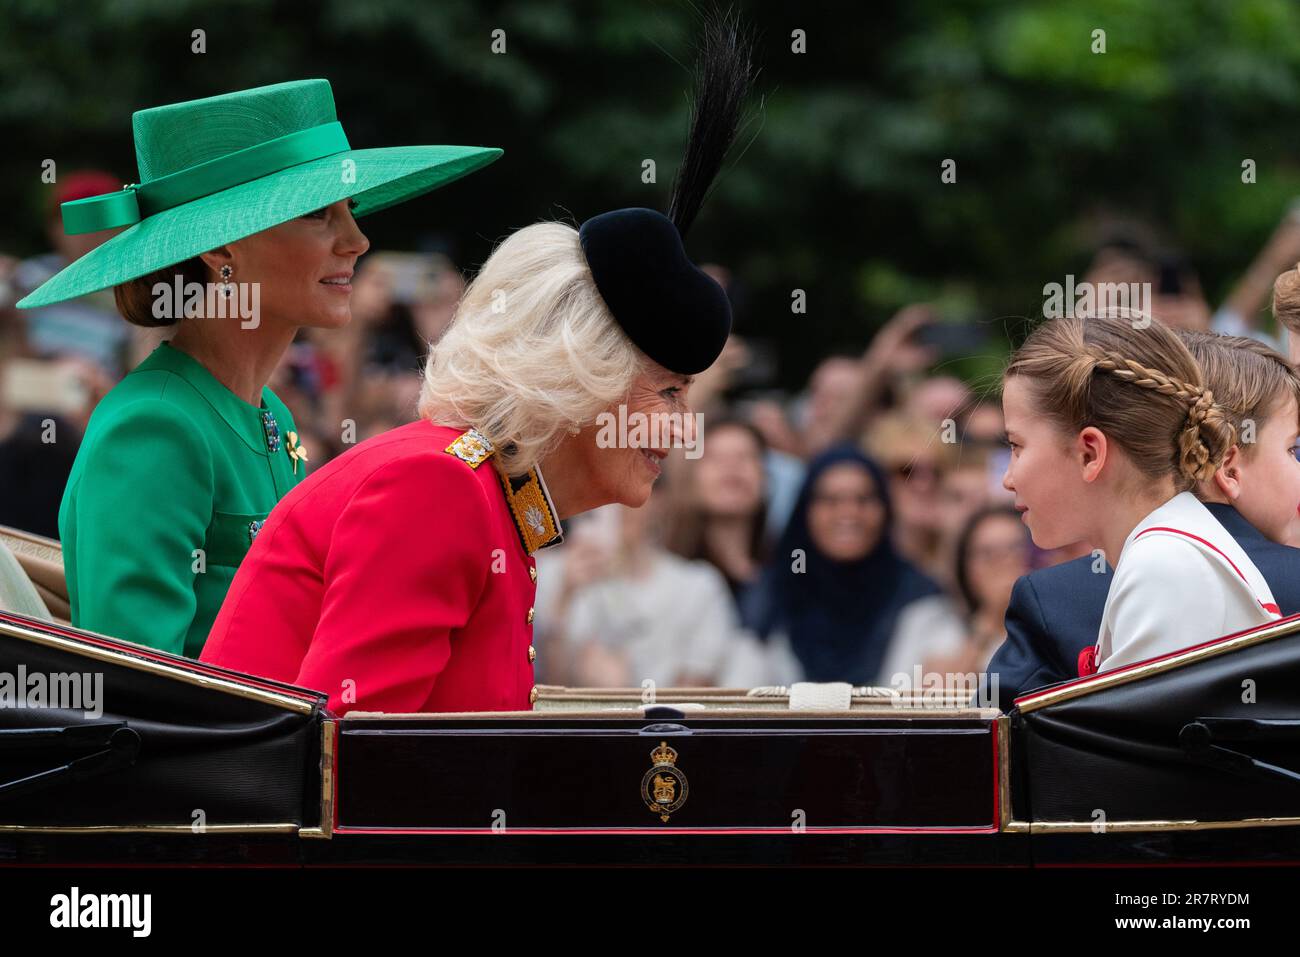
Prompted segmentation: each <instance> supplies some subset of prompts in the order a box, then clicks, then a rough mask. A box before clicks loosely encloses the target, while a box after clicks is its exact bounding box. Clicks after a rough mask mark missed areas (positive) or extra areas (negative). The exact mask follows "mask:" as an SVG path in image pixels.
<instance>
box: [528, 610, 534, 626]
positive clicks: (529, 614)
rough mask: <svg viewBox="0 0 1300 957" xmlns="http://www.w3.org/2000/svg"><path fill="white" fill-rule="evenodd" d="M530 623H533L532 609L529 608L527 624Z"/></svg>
mask: <svg viewBox="0 0 1300 957" xmlns="http://www.w3.org/2000/svg"><path fill="white" fill-rule="evenodd" d="M532 623H533V609H531V608H529V609H528V624H530V625H531V624H532Z"/></svg>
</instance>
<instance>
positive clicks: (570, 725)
mask: <svg viewBox="0 0 1300 957" xmlns="http://www.w3.org/2000/svg"><path fill="white" fill-rule="evenodd" d="M96 682H98V685H96ZM859 690H860V691H861V692H862V693H859V694H855V695H853V696H852V697H850V698H849V699H848V702H847V705H844V704H843V703H841V704H840V705H839V706H836V707H835V708H834V709H833V710H792V709H791V707H790V703H791V699H790V698H789V697H788V696H787V695H785V694H781V693H766V694H755V693H750V692H747V691H745V690H729V689H661V690H659V691H658V692H657V693H656V694H655V695H654V700H653V702H646V701H643V692H642V691H641V689H622V690H620V689H565V688H554V687H541V688H539V689H538V695H537V702H536V705H535V710H533V711H531V712H493V713H465V714H403V715H396V714H364V713H359V712H351V713H348V714H347V715H345V716H342V717H338V716H336V715H334V714H332V713H331V712H330V711H329V710H327V708H326V696H325V695H324V694H321V693H319V692H317V691H312V690H308V689H305V688H296V687H292V686H289V685H284V684H280V683H277V682H273V681H268V680H264V679H260V678H256V677H252V676H249V675H243V674H239V673H236V672H231V671H227V670H223V669H220V668H216V667H213V666H210V665H207V664H203V663H200V662H196V661H192V660H190V659H186V658H180V657H176V656H172V655H168V654H164V653H160V652H157V651H153V650H151V649H147V648H143V647H140V646H137V645H133V644H130V643H126V642H121V641H116V640H114V639H110V638H106V637H103V636H100V635H95V634H91V633H89V632H84V631H80V630H78V629H75V628H72V627H70V626H68V625H65V624H61V623H58V622H50V621H43V620H39V619H37V618H33V617H29V616H25V615H20V614H16V613H12V612H3V613H0V861H2V862H4V863H8V864H34V863H43V864H45V863H66V864H92V863H119V864H128V863H160V862H181V863H207V864H240V863H242V864H281V865H295V866H296V865H302V866H310V865H316V864H403V863H423V864H439V863H449V864H450V863H548V864H550V863H644V864H676V863H683V864H686V863H689V864H742V863H743V864H757V863H762V864H828V863H837V864H863V865H951V864H992V865H1013V866H1033V865H1044V864H1062V863H1076V864H1078V863H1141V864H1153V865H1158V864H1168V863H1206V864H1211V863H1217V864H1223V863H1240V862H1255V863H1263V862H1300V616H1296V617H1294V618H1290V619H1285V620H1283V621H1280V622H1275V623H1272V624H1269V625H1265V626H1263V627H1260V628H1258V629H1254V630H1252V631H1249V632H1245V633H1242V634H1239V635H1234V636H1229V637H1226V638H1222V639H1219V640H1217V641H1214V642H1209V643H1207V644H1205V645H1202V646H1198V647H1194V648H1189V649H1186V650H1184V651H1181V652H1179V653H1177V654H1173V655H1169V656H1166V657H1164V658H1160V659H1156V660H1152V661H1148V662H1143V663H1140V664H1138V665H1134V666H1132V667H1130V668H1125V669H1122V670H1118V671H1114V672H1108V673H1104V674H1101V675H1096V676H1093V677H1090V678H1086V679H1080V680H1077V681H1071V682H1067V683H1063V684H1060V685H1055V686H1052V687H1049V688H1046V689H1042V690H1039V691H1037V692H1034V693H1032V694H1029V695H1027V696H1024V697H1022V698H1020V699H1018V700H1017V702H1016V704H1015V707H1013V708H1012V709H1011V710H1010V711H1009V713H1005V714H1003V713H1000V712H999V711H997V710H996V709H991V708H979V707H969V706H966V705H965V704H963V703H962V702H958V701H952V700H948V701H941V702H939V703H938V704H937V705H936V702H935V701H934V700H931V699H930V698H929V697H928V696H926V695H925V693H924V692H921V693H917V694H910V695H902V694H897V693H891V692H886V691H883V690H881V689H859ZM79 693H80V695H81V698H80V699H78V697H77V696H78V694H79Z"/></svg>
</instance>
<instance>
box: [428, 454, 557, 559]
mask: <svg viewBox="0 0 1300 957" xmlns="http://www.w3.org/2000/svg"><path fill="white" fill-rule="evenodd" d="M445 451H446V452H448V453H449V454H451V455H454V456H456V458H458V459H460V460H461V461H462V462H464V463H466V464H467V465H468V466H469V467H470V468H472V469H477V468H478V467H479V466H480V465H482V464H483V463H484V462H486V461H487V460H488V459H489V458H491V456H492V454H493V453H494V452H495V451H496V449H495V448H493V446H492V443H491V441H489V440H488V437H487V436H485V435H484V434H483V433H482V432H479V431H478V430H477V429H469V430H468V431H466V432H463V433H462V434H461V435H459V436H457V437H456V439H455V441H453V442H452V443H451V445H449V446H447V448H446V449H445ZM496 473H497V477H498V478H499V479H500V480H501V490H502V492H503V493H504V494H505V497H506V504H507V505H508V506H509V507H510V517H511V518H512V519H513V520H514V523H515V531H516V532H517V533H518V534H519V541H520V544H522V545H523V546H524V551H525V552H527V553H528V554H529V555H531V554H533V552H535V551H537V550H538V549H539V548H546V547H547V546H550V545H558V544H559V543H560V542H561V541H563V540H564V533H563V531H561V529H560V518H559V516H558V515H557V514H556V513H555V505H554V503H553V502H552V501H551V493H550V492H549V491H548V490H547V488H546V480H545V479H543V478H542V470H541V469H540V468H537V467H534V468H531V469H529V470H528V471H527V472H525V473H524V474H523V475H513V476H510V475H506V474H505V473H504V472H502V471H501V469H496Z"/></svg>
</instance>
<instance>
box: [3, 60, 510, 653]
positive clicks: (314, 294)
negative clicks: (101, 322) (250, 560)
mask: <svg viewBox="0 0 1300 957" xmlns="http://www.w3.org/2000/svg"><path fill="white" fill-rule="evenodd" d="M133 129H134V133H135V146H136V156H137V160H138V162H139V168H140V183H138V184H134V185H130V186H127V187H124V188H123V189H122V190H121V191H119V192H114V193H109V194H106V195H104V196H96V197H92V198H90V199H86V200H79V201H77V202H75V203H67V204H65V205H64V207H63V221H64V228H65V229H66V230H68V231H69V232H84V231H91V230H99V229H108V228H113V227H121V226H126V227H128V228H127V229H126V230H125V231H123V232H122V233H120V234H119V235H117V236H115V237H114V238H112V239H111V240H109V241H108V242H106V243H104V244H103V245H101V246H99V247H98V248H96V249H95V250H94V251H92V252H91V253H89V254H88V255H86V256H84V257H82V258H81V259H79V260H77V261H76V262H74V263H73V264H72V265H70V266H68V267H67V268H66V269H64V270H63V271H62V272H60V273H58V274H57V275H55V276H53V277H52V278H51V279H50V280H49V281H48V282H46V283H45V284H44V285H42V286H41V287H40V288H38V289H37V290H35V291H34V292H33V293H32V294H31V295H30V296H28V297H27V298H26V299H24V300H22V301H21V302H20V303H18V305H19V307H22V308H30V307H34V306H43V305H48V304H50V303H53V302H59V301H62V300H64V299H71V298H73V297H75V296H80V295H83V294H85V293H89V292H94V291H97V290H100V289H105V288H108V287H110V286H111V287H113V289H114V294H115V298H116V301H117V305H118V309H119V311H121V313H122V315H123V316H124V317H125V318H126V319H127V320H128V321H130V322H133V323H136V324H140V325H147V326H172V325H174V326H175V333H174V335H173V336H172V337H171V340H170V341H169V342H164V343H163V344H162V345H160V346H159V347H158V348H157V349H155V350H154V352H153V353H152V354H151V355H150V356H149V357H148V358H147V359H145V360H144V361H143V362H142V363H140V365H139V366H137V367H136V369H135V370H134V371H133V372H131V373H130V374H129V375H128V376H127V377H126V378H125V379H123V380H122V382H121V383H120V384H119V385H118V386H117V387H116V388H114V389H113V390H112V391H111V392H110V393H109V394H108V395H107V396H105V397H104V399H103V401H101V402H100V404H99V405H98V406H97V407H96V409H95V412H94V414H93V415H92V416H91V419H90V423H89V425H88V427H87V429H86V434H85V436H84V438H83V439H82V443H81V448H80V451H79V452H78V454H77V459H76V462H75V464H74V466H73V469H72V474H71V477H70V478H69V480H68V486H67V489H66V491H65V492H64V497H63V505H62V508H61V509H60V513H59V532H60V537H61V538H62V540H63V554H64V567H65V571H66V574H67V579H68V592H69V597H70V598H71V602H72V620H73V624H75V625H77V626H78V627H80V628H86V629H88V630H91V631H97V632H100V633H103V634H107V635H111V636H113V637H116V638H123V639H126V640H129V641H135V642H138V643H140V644H145V645H150V646H152V647H155V648H159V649H162V650H164V651H169V652H174V653H177V654H184V655H188V656H190V657H198V655H199V652H200V651H202V649H203V644H204V641H205V640H206V638H207V635H208V630H209V628H210V627H211V625H212V621H213V619H214V617H215V616H216V613H217V610H218V609H219V608H220V607H221V603H222V600H223V599H224V598H225V595H226V590H227V589H228V588H229V586H230V582H231V580H232V579H233V577H234V574H235V570H236V568H237V567H238V566H239V563H240V561H241V560H242V559H243V557H244V554H245V552H247V550H248V547H249V545H250V544H251V543H252V541H253V539H254V538H255V537H256V536H257V533H258V531H259V530H260V529H261V527H262V523H263V521H264V520H265V518H266V516H267V514H268V513H269V512H270V511H271V508H272V507H273V506H274V505H275V503H276V502H277V501H279V500H280V498H281V497H283V496H284V494H285V493H286V492H288V491H289V489H291V488H292V487H293V486H294V485H296V484H297V482H298V481H299V480H300V479H301V478H302V476H303V474H304V472H305V470H306V464H305V463H306V461H307V452H306V450H304V449H303V448H302V446H301V444H300V443H299V441H298V436H297V433H296V431H295V429H294V423H293V417H292V416H291V415H290V414H289V410H288V409H287V408H285V406H284V405H283V403H281V401H280V400H279V398H277V397H276V395H275V394H274V393H273V392H272V391H271V390H270V389H269V388H267V386H266V383H267V381H268V380H269V379H270V377H271V374H272V372H273V371H274V369H275V367H276V365H277V364H278V363H279V361H280V358H281V356H282V355H283V354H284V352H285V350H286V349H287V348H288V347H289V344H290V343H291V342H292V341H293V339H294V335H295V334H296V332H297V330H298V329H299V328H300V327H303V326H315V327H321V328H335V327H338V326H341V325H343V324H345V323H346V322H347V321H348V320H349V318H350V317H351V311H350V306H349V299H350V294H351V289H352V287H351V284H350V279H351V276H352V272H353V268H354V266H355V264H356V261H357V257H359V256H360V255H361V254H362V253H364V252H365V251H366V249H367V247H368V245H369V243H368V241H367V239H366V238H365V236H364V235H362V233H361V231H360V230H359V229H358V228H357V224H356V222H355V221H354V217H357V216H361V215H364V214H365V213H370V212H374V211H376V210H380V209H384V208H385V207H388V206H392V205H394V204H396V203H400V202H403V201H405V200H407V199H411V198H413V197H415V196H419V195H421V194H423V193H426V192H429V191H430V190H433V189H436V188H438V187H439V186H442V185H444V184H446V183H449V182H451V181H452V180H455V179H458V178H460V177H461V176H464V175H466V174H468V173H471V172H473V171H475V170H477V169H480V168H481V167H483V166H486V165H487V164H488V163H491V162H492V161H493V160H495V159H496V158H497V157H499V156H500V155H501V150H499V149H492V148H480V147H464V146H408V147H392V148H384V149H369V150H354V149H352V148H351V147H350V145H349V143H348V140H347V137H346V136H345V135H344V132H343V128H342V126H341V125H340V124H339V123H338V121H337V119H336V117H335V112H334V98H333V94H332V92H331V90H330V86H329V83H328V82H327V81H325V80H302V81H297V82H292V83H281V84H277V85H275V86H268V87H260V88H258V89H253V90H243V91H240V92H237V93H229V94H226V95H223V96H216V97H210V98H207V99H202V100H193V101H189V102H185V103H177V104H173V105H171V106H163V107H158V108H156V109H150V110H142V111H140V112H138V113H136V114H135V116H134V118H133Z"/></svg>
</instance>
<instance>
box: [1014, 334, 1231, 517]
mask: <svg viewBox="0 0 1300 957" xmlns="http://www.w3.org/2000/svg"><path fill="white" fill-rule="evenodd" d="M1011 376H1022V377H1024V379H1026V380H1027V381H1028V384H1029V386H1030V389H1031V394H1032V395H1033V396H1034V399H1035V401H1036V403H1037V406H1038V408H1039V409H1041V410H1042V412H1043V414H1044V415H1045V416H1046V417H1047V418H1048V419H1049V420H1051V421H1052V422H1053V423H1055V424H1056V425H1057V426H1059V427H1060V428H1061V429H1062V431H1064V432H1067V433H1069V434H1077V433H1078V432H1079V431H1080V430H1082V429H1084V428H1086V427H1088V426H1093V427H1095V428H1097V429H1100V430H1101V431H1102V432H1103V433H1105V435H1106V437H1107V438H1108V439H1109V440H1110V441H1111V442H1114V443H1115V444H1116V445H1118V446H1119V447H1120V448H1121V449H1123V450H1124V452H1125V453H1126V454H1127V455H1128V457H1129V458H1130V459H1131V460H1132V462H1133V464H1134V466H1136V468H1137V469H1138V471H1139V472H1141V473H1142V474H1143V475H1145V476H1148V477H1150V478H1153V479H1159V478H1163V477H1165V476H1171V477H1172V478H1173V480H1174V487H1175V488H1176V489H1177V490H1178V491H1180V492H1181V491H1186V490H1188V489H1191V488H1194V487H1195V486H1196V484H1197V483H1199V482H1202V481H1204V480H1206V479H1208V478H1209V477H1210V476H1212V475H1213V474H1214V472H1215V469H1217V468H1218V467H1219V465H1221V464H1222V462H1223V457H1224V456H1225V455H1226V454H1227V453H1228V450H1229V449H1230V448H1231V447H1232V445H1233V443H1234V442H1235V441H1236V429H1235V428H1234V427H1233V424H1232V421H1231V419H1230V418H1229V417H1228V415H1227V413H1226V412H1225V410H1224V409H1223V408H1222V407H1221V406H1219V405H1218V404H1217V403H1215V401H1214V393H1213V392H1211V391H1210V389H1209V388H1207V387H1206V385H1205V379H1204V376H1203V374H1202V371H1201V367H1200V366H1199V365H1198V364H1197V362H1196V360H1195V359H1194V358H1193V357H1192V354H1191V352H1189V351H1188V348H1187V346H1186V345H1184V344H1183V342H1182V340H1180V339H1179V338H1178V336H1177V335H1176V334H1175V333H1174V332H1173V331H1172V330H1170V329H1169V328H1168V327H1166V326H1164V325H1162V324H1161V323H1159V322H1148V323H1147V324H1146V325H1145V327H1144V328H1136V327H1135V325H1134V323H1133V321H1132V320H1131V319H1128V318H1115V317H1110V316H1096V317H1092V318H1088V319H1083V318H1063V319H1052V320H1049V321H1048V322H1045V323H1043V324H1042V325H1041V326H1039V327H1038V328H1037V329H1035V330H1034V331H1033V332H1032V333H1031V334H1030V336H1029V338H1028V339H1026V340H1025V343H1024V345H1022V346H1021V347H1020V348H1019V349H1017V350H1016V353H1015V355H1013V356H1012V357H1011V362H1010V363H1009V364H1008V366H1007V369H1006V372H1005V373H1004V378H1010V377H1011Z"/></svg>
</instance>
